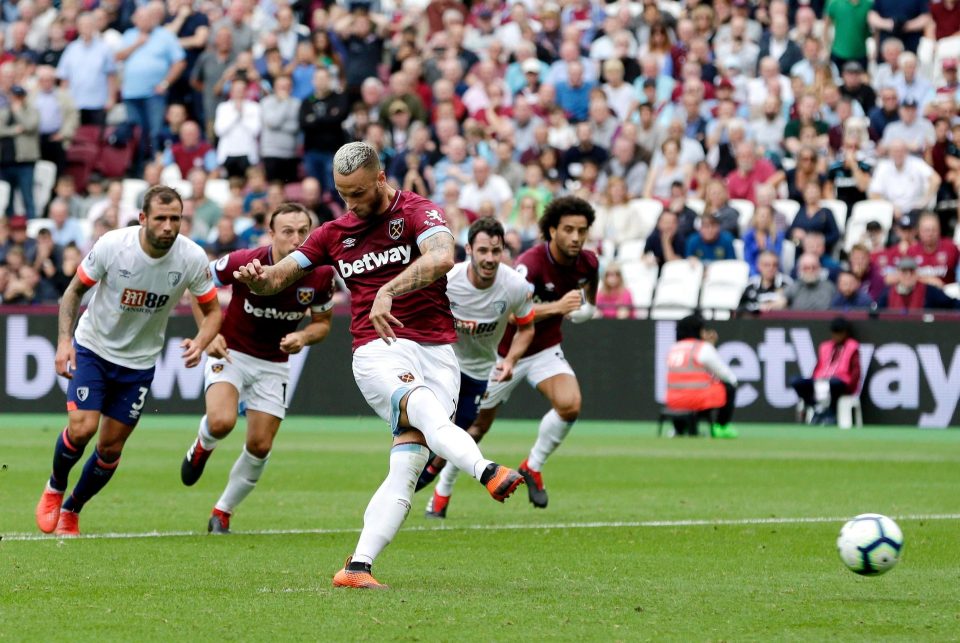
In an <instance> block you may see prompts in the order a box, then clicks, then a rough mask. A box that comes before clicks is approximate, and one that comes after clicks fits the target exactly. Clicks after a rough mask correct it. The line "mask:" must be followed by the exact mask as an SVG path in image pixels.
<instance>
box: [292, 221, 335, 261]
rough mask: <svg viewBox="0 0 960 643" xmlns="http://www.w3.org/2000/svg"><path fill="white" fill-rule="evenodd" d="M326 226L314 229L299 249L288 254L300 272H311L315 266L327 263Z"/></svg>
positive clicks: (328, 259)
mask: <svg viewBox="0 0 960 643" xmlns="http://www.w3.org/2000/svg"><path fill="white" fill-rule="evenodd" d="M326 227H327V226H326V224H324V225H322V226H320V227H319V228H316V229H315V230H314V231H313V232H311V233H310V236H309V237H307V240H306V241H304V242H303V243H302V244H300V247H299V248H297V249H296V250H294V251H293V252H291V253H290V255H289V256H290V257H292V258H293V260H294V261H296V262H297V264H298V265H299V266H300V268H301V269H302V270H312V269H313V268H314V267H315V266H318V265H321V264H325V263H329V262H330V256H329V254H328V253H327V247H326V243H325V241H326V240H325V233H324V231H325V230H326Z"/></svg>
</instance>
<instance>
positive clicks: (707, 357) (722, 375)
mask: <svg viewBox="0 0 960 643" xmlns="http://www.w3.org/2000/svg"><path fill="white" fill-rule="evenodd" d="M697 360H698V361H699V362H700V364H702V365H703V367H704V368H705V369H707V370H708V371H709V372H710V373H711V374H712V375H713V376H714V377H716V378H717V379H718V380H720V381H721V382H726V383H727V384H733V385H734V386H736V385H737V376H736V375H734V374H733V371H731V370H730V367H729V366H727V365H726V364H724V363H723V360H722V359H720V353H718V352H717V349H716V348H715V347H714V346H713V344H709V343H707V342H703V343H701V344H700V354H699V355H698V356H697Z"/></svg>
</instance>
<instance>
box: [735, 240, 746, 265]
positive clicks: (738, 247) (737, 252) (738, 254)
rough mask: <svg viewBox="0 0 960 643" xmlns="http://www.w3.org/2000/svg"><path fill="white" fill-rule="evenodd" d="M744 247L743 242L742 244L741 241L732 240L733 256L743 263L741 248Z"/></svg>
mask: <svg viewBox="0 0 960 643" xmlns="http://www.w3.org/2000/svg"><path fill="white" fill-rule="evenodd" d="M744 245H745V244H744V242H743V239H734V240H733V254H735V255H736V257H737V259H739V260H740V261H743V247H744Z"/></svg>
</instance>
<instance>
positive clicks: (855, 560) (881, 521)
mask: <svg viewBox="0 0 960 643" xmlns="http://www.w3.org/2000/svg"><path fill="white" fill-rule="evenodd" d="M837 551H839V552H840V560H842V561H843V564H844V565H846V566H847V567H849V568H850V570H851V571H854V572H856V573H858V574H862V575H864V576H877V575H880V574H883V573H884V572H887V571H889V570H891V569H893V567H894V566H895V565H896V564H897V562H898V561H899V560H900V553H901V552H902V551H903V532H901V531H900V527H899V526H898V525H897V523H895V522H894V521H893V520H891V519H890V518H887V517H886V516H882V515H880V514H860V515H859V516H857V517H855V518H854V519H853V520H851V521H850V522H848V523H847V524H845V525H844V526H843V529H841V530H840V537H839V538H837Z"/></svg>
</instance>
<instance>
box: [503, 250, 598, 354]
mask: <svg viewBox="0 0 960 643" xmlns="http://www.w3.org/2000/svg"><path fill="white" fill-rule="evenodd" d="M598 265H599V262H598V261H597V255H595V254H594V253H593V252H591V251H590V250H581V251H580V256H579V257H577V261H576V263H574V264H573V265H571V266H564V265H561V264H559V263H557V262H556V261H554V259H553V255H551V254H550V244H549V243H541V244H540V245H538V246H534V247H533V248H530V249H529V250H527V251H526V252H524V253H523V254H522V255H520V256H519V257H517V265H516V269H517V272H519V273H520V274H521V275H523V276H524V277H526V278H527V281H529V282H530V283H531V284H533V303H534V304H540V303H547V302H551V301H557V300H558V299H560V298H561V297H563V296H564V295H565V294H567V293H568V292H570V291H571V290H579V289H580V288H583V287H584V286H586V285H587V284H590V283H594V284H595V283H596V282H597V267H598ZM562 325H563V316H562V315H551V316H550V317H547V318H545V319H542V320H540V321H538V322H537V323H536V324H535V325H534V328H535V329H536V332H535V333H534V335H533V341H532V342H530V348H528V349H527V352H526V353H524V357H527V356H529V355H533V354H535V353H539V352H540V351H542V350H544V349H547V348H550V347H551V346H556V345H557V344H559V343H560V342H561V341H562V340H563V333H562V332H561V328H560V327H561V326H562ZM516 330H517V327H516V326H513V325H510V326H508V327H507V332H506V334H504V336H503V339H502V340H501V341H500V346H499V348H498V351H497V352H498V353H499V354H500V356H501V357H504V356H506V354H507V353H508V352H509V351H510V342H511V341H513V334H514V333H515V332H516Z"/></svg>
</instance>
